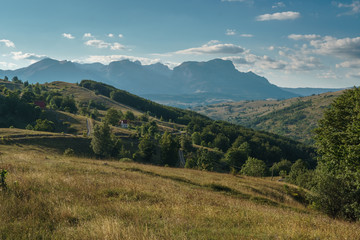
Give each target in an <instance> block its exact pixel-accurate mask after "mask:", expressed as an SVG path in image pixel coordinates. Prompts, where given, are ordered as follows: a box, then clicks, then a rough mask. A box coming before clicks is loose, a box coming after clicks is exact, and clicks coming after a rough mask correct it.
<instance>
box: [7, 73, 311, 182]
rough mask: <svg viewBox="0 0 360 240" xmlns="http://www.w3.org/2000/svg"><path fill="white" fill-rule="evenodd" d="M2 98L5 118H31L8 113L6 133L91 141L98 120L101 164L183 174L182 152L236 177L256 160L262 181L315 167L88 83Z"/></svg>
mask: <svg viewBox="0 0 360 240" xmlns="http://www.w3.org/2000/svg"><path fill="white" fill-rule="evenodd" d="M19 81H21V80H19ZM3 82H6V83H7V84H9V83H10V82H9V81H3ZM13 84H15V83H13ZM16 84H19V83H16ZM1 95H2V99H3V100H2V104H3V105H2V106H3V107H2V111H7V110H6V107H9V104H8V101H12V102H14V104H18V105H19V106H23V107H24V108H28V109H29V111H30V113H31V114H28V115H29V116H23V115H21V114H26V111H22V112H21V113H20V112H18V111H16V110H14V111H13V112H12V111H7V114H8V115H3V116H4V117H2V118H1V121H2V127H15V128H26V129H29V130H37V131H53V132H65V133H71V134H78V135H84V134H85V133H86V132H88V133H87V134H86V135H87V136H91V135H89V129H88V128H89V127H87V128H86V126H87V125H88V122H89V119H92V121H93V122H94V123H95V126H94V128H93V130H92V131H93V135H92V140H93V141H92V148H93V150H94V154H95V155H96V156H98V157H112V158H124V157H126V158H131V159H133V160H135V161H140V162H148V163H152V164H159V165H170V166H179V164H180V162H179V161H180V159H179V156H178V150H179V149H181V150H182V151H183V155H184V163H183V165H185V166H186V167H189V168H196V169H204V170H210V171H221V172H229V171H233V172H238V171H240V170H241V169H242V166H243V165H244V164H245V163H246V161H247V160H248V158H256V159H259V160H260V161H261V162H262V163H263V164H264V166H265V167H264V171H263V172H262V173H261V174H262V175H264V176H265V175H269V174H270V172H269V168H270V167H271V166H272V165H273V164H274V163H276V162H280V161H281V160H283V159H287V160H289V161H290V162H292V163H294V162H295V161H296V160H297V159H299V158H300V159H303V160H304V161H305V162H306V163H307V165H308V167H309V168H313V167H315V165H316V163H315V161H314V156H315V155H314V150H313V149H312V148H310V147H307V146H305V145H303V144H301V143H299V142H296V141H293V140H290V139H288V138H285V137H281V136H279V135H275V134H270V133H267V132H258V131H254V130H251V129H247V128H244V127H241V126H237V125H234V124H230V123H226V122H216V121H213V120H210V119H209V118H207V117H204V116H202V115H200V114H198V113H195V112H192V111H189V110H182V109H177V108H174V107H167V106H162V105H160V104H157V103H154V102H152V101H149V100H146V99H143V98H141V97H138V96H136V95H133V94H131V93H128V92H126V91H123V90H119V89H116V88H114V87H112V86H109V85H106V84H103V83H99V82H95V81H90V80H84V81H82V82H81V83H80V85H76V84H69V83H61V82H54V83H47V84H28V83H22V82H21V88H17V89H14V90H13V91H12V90H9V89H8V88H6V87H5V86H3V87H2V92H1ZM39 102H40V103H41V104H42V105H43V106H39ZM13 109H16V106H15V108H13ZM31 111H32V112H34V114H32V112H31ZM35 113H36V114H35ZM19 114H20V115H19ZM86 118H88V120H86ZM14 119H15V120H16V121H14ZM17 119H19V120H17ZM20 119H21V121H20ZM122 119H126V120H127V121H129V123H130V124H129V127H128V128H126V129H124V128H122V127H120V125H119V124H120V120H122ZM85 120H86V121H85ZM81 125H82V126H81ZM114 134H115V135H116V134H117V135H118V136H120V138H119V137H115V136H113V135H114ZM121 136H122V137H127V138H125V139H121V138H122V137H121ZM130 139H131V140H130ZM73 150H74V151H75V152H76V149H73ZM180 165H181V164H180Z"/></svg>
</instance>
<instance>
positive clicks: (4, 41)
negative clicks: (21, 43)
mask: <svg viewBox="0 0 360 240" xmlns="http://www.w3.org/2000/svg"><path fill="white" fill-rule="evenodd" d="M0 43H4V44H5V46H7V47H12V48H14V47H15V44H14V43H13V42H12V41H10V40H7V39H1V40H0Z"/></svg>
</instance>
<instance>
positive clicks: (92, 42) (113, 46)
mask: <svg viewBox="0 0 360 240" xmlns="http://www.w3.org/2000/svg"><path fill="white" fill-rule="evenodd" d="M84 44H85V45H86V46H90V47H96V48H100V49H101V48H110V49H111V50H125V49H126V47H125V46H124V45H122V44H120V43H118V42H114V43H108V42H105V41H104V40H98V39H91V40H88V41H86V42H85V43H84Z"/></svg>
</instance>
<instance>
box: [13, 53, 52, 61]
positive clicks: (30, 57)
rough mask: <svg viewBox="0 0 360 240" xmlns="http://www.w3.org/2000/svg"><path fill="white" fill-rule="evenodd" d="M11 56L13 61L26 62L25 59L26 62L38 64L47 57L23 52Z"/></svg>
mask: <svg viewBox="0 0 360 240" xmlns="http://www.w3.org/2000/svg"><path fill="white" fill-rule="evenodd" d="M10 56H11V58H12V59H15V60H24V59H25V60H30V61H31V62H37V61H39V60H41V59H44V58H46V56H45V55H38V54H35V53H23V52H21V51H19V52H11V53H10Z"/></svg>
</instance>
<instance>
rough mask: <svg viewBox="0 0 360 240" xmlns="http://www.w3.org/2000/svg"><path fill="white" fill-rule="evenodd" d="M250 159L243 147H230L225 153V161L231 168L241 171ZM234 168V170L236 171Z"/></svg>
mask: <svg viewBox="0 0 360 240" xmlns="http://www.w3.org/2000/svg"><path fill="white" fill-rule="evenodd" d="M247 159H248V153H247V152H246V150H244V149H243V148H235V147H234V148H230V149H229V150H228V151H227V153H226V154H225V159H224V160H225V162H226V163H227V164H228V165H229V167H230V168H231V169H234V170H236V171H240V169H241V167H242V165H243V164H244V163H245V161H246V160H247ZM234 170H233V171H234Z"/></svg>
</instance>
